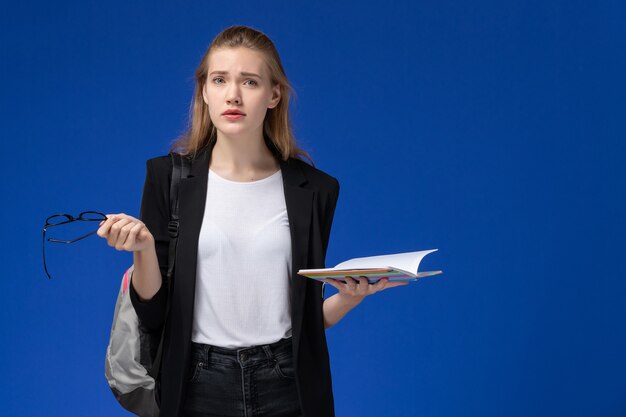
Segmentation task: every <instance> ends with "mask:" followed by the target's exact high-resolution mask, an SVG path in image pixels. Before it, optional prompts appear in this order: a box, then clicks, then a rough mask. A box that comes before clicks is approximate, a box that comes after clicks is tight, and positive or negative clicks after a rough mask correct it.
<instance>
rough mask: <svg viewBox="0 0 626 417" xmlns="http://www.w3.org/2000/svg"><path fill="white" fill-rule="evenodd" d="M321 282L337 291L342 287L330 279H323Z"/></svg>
mask: <svg viewBox="0 0 626 417" xmlns="http://www.w3.org/2000/svg"><path fill="white" fill-rule="evenodd" d="M322 281H324V282H325V283H327V284H329V285H332V286H333V287H335V288H337V289H338V290H341V289H342V288H343V287H344V285H343V283H341V284H340V283H338V282H337V281H336V280H334V279H332V278H327V279H324V280H322Z"/></svg>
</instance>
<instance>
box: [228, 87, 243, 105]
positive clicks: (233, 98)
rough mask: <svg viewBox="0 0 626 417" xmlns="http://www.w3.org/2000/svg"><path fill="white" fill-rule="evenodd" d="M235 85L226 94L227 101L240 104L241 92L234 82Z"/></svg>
mask: <svg viewBox="0 0 626 417" xmlns="http://www.w3.org/2000/svg"><path fill="white" fill-rule="evenodd" d="M232 85H233V87H231V88H230V89H229V90H228V95H227V96H226V102H227V103H228V104H232V103H235V104H240V103H241V96H240V94H239V88H238V87H237V86H236V85H235V84H234V83H233V84H232Z"/></svg>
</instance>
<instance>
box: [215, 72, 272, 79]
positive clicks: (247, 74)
mask: <svg viewBox="0 0 626 417" xmlns="http://www.w3.org/2000/svg"><path fill="white" fill-rule="evenodd" d="M212 74H220V75H225V74H228V71H211V73H210V74H209V75H212ZM239 74H241V75H243V76H244V77H257V78H261V76H260V75H258V74H255V73H254V72H240V73H239Z"/></svg>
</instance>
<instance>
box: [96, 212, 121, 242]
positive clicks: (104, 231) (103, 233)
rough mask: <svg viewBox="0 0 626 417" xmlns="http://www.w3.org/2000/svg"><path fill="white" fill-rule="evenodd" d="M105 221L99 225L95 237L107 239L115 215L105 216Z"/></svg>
mask: <svg viewBox="0 0 626 417" xmlns="http://www.w3.org/2000/svg"><path fill="white" fill-rule="evenodd" d="M106 216H107V219H106V220H103V221H102V222H101V223H100V227H99V228H98V232H97V235H98V236H100V237H107V236H108V234H109V230H110V229H111V225H112V224H113V222H114V219H116V217H117V215H115V214H107V215H106Z"/></svg>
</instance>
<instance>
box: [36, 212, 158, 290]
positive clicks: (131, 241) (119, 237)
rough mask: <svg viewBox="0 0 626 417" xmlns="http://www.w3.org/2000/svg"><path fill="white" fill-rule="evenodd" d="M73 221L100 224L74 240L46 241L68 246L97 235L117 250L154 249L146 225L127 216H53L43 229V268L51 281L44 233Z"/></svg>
mask: <svg viewBox="0 0 626 417" xmlns="http://www.w3.org/2000/svg"><path fill="white" fill-rule="evenodd" d="M75 221H97V222H100V224H99V228H98V229H97V230H94V231H93V232H90V233H87V234H86V235H83V236H80V237H77V238H76V239H71V240H61V239H53V238H48V239H47V241H48V242H52V243H65V244H70V243H74V242H78V241H79V240H82V239H84V238H86V237H88V236H91V235H93V234H95V233H97V234H98V236H100V237H102V238H105V239H106V240H107V243H108V245H109V246H113V247H115V249H117V250H125V251H129V252H134V251H143V250H145V249H147V248H149V247H150V246H151V245H152V247H154V243H153V242H154V239H153V237H152V234H151V233H150V232H149V231H148V228H147V227H146V225H145V224H144V223H143V222H142V221H141V220H138V219H136V218H134V217H132V216H129V215H127V214H124V213H119V214H109V215H106V214H104V213H100V212H97V211H84V212H82V213H80V214H79V215H78V217H74V216H72V215H70V214H55V215H53V216H50V217H48V218H47V219H46V224H45V225H44V228H43V243H42V248H43V249H42V252H43V268H44V271H45V272H46V275H47V276H48V278H49V279H52V277H51V276H50V273H49V272H48V267H47V265H46V231H47V230H48V229H49V228H51V227H55V226H61V225H64V224H68V223H72V222H75Z"/></svg>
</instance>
